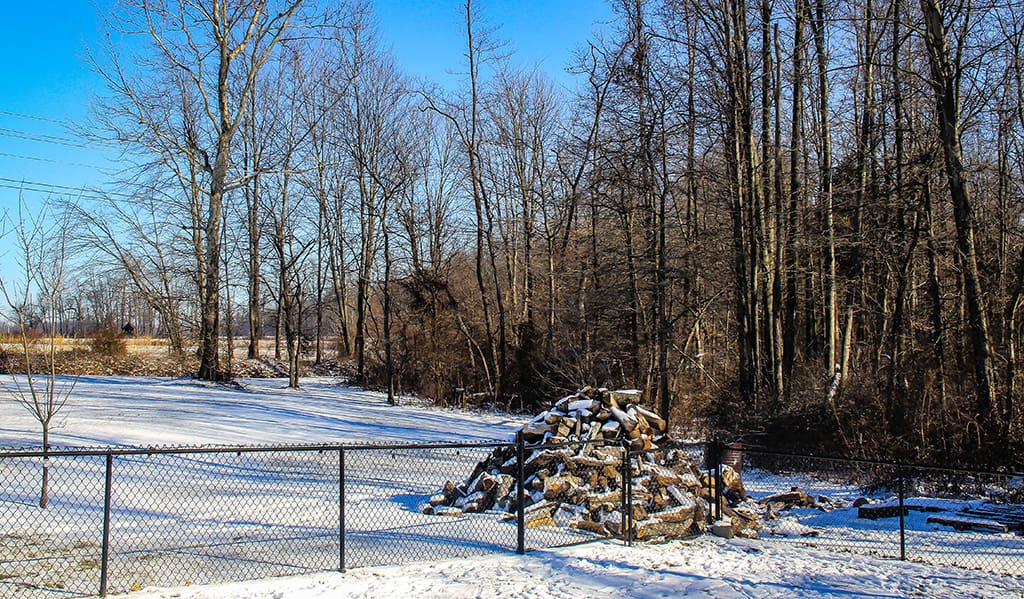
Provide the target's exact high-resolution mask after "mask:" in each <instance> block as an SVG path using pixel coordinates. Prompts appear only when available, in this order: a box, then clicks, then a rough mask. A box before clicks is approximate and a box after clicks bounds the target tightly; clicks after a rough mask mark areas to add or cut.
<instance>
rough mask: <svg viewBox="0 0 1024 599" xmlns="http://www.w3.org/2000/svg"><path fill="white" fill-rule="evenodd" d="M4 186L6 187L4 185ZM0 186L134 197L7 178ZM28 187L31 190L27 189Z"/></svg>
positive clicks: (119, 193) (126, 194) (52, 191)
mask: <svg viewBox="0 0 1024 599" xmlns="http://www.w3.org/2000/svg"><path fill="white" fill-rule="evenodd" d="M4 184H6V185H4ZM0 185H3V186H4V187H8V188H13V189H22V188H25V189H26V191H42V192H45V193H76V194H85V195H91V196H93V197H98V198H102V197H104V194H106V195H112V196H120V197H124V198H134V197H135V196H134V195H132V194H130V193H121V192H118V191H102V192H100V191H97V190H93V189H89V188H86V187H71V186H69V185H59V184H57V183H42V182H39V181H28V180H19V179H10V178H7V177H0ZM29 187H31V188H33V189H29ZM39 188H50V189H39Z"/></svg>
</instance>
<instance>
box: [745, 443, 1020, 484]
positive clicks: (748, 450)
mask: <svg viewBox="0 0 1024 599" xmlns="http://www.w3.org/2000/svg"><path fill="white" fill-rule="evenodd" d="M730 450H731V451H738V452H741V453H744V454H752V455H764V456H773V457H780V458H791V459H803V460H821V461H827V462H840V463H845V464H857V465H862V466H888V467H890V468H898V469H903V470H928V471H932V472H950V473H959V474H981V475H984V476H1000V477H1015V476H1024V472H1018V471H1016V470H1007V471H1003V472H999V471H997V470H986V469H981V468H970V467H953V466H940V465H937V464H917V463H914V462H901V461H898V460H872V459H868V458H850V457H844V456H834V455H828V454H822V455H815V454H805V453H792V452H786V451H772V450H769V449H762V448H760V447H732V448H730Z"/></svg>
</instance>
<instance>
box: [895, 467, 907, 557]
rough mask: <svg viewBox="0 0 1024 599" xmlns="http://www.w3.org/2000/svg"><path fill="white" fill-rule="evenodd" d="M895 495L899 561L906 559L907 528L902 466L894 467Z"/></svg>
mask: <svg viewBox="0 0 1024 599" xmlns="http://www.w3.org/2000/svg"><path fill="white" fill-rule="evenodd" d="M896 479H897V485H898V486H897V493H898V494H899V498H900V559H901V560H906V559H907V526H906V521H905V519H904V515H905V511H904V505H903V496H904V494H905V493H904V490H903V466H901V465H899V464H897V465H896Z"/></svg>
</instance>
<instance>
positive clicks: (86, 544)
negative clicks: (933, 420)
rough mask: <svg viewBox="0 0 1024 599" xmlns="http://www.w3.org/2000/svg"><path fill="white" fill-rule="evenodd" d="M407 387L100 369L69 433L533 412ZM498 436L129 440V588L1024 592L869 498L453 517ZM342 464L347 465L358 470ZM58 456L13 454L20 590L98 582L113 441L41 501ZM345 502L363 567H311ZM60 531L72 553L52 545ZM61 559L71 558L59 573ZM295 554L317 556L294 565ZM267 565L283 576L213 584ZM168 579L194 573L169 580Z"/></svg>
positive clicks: (117, 578) (14, 440)
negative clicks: (459, 496)
mask: <svg viewBox="0 0 1024 599" xmlns="http://www.w3.org/2000/svg"><path fill="white" fill-rule="evenodd" d="M403 403H404V404H406V405H400V406H397V407H396V406H389V405H387V403H386V401H385V400H384V397H383V396H382V395H381V394H379V393H373V392H366V391H361V390H357V389H352V388H348V387H344V386H341V385H339V384H338V383H337V382H335V381H333V380H331V379H306V380H304V381H303V389H301V390H289V389H286V388H285V384H284V382H283V381H279V380H262V379H250V380H243V381H241V385H240V386H239V387H237V388H236V387H224V386H210V385H203V384H200V383H197V382H194V381H191V380H187V379H160V378H141V377H140V378H132V377H105V378H104V377H83V378H81V379H79V381H78V382H77V385H76V387H75V390H74V393H73V395H72V398H71V400H70V401H69V403H68V404H67V406H66V408H65V410H64V411H63V412H62V414H61V417H60V418H59V422H58V426H57V428H56V429H55V431H54V436H53V438H52V442H53V443H54V444H55V445H58V446H69V447H81V446H94V445H130V446H135V447H153V446H168V445H206V444H219V445H249V444H259V445H277V444H303V443H312V444H320V443H408V442H427V443H431V442H438V441H445V442H447V441H452V440H456V439H457V440H464V441H470V442H473V441H483V440H493V439H497V440H505V439H508V438H509V435H510V434H511V433H512V432H513V431H514V430H515V429H516V428H517V427H518V426H520V425H521V424H522V422H523V420H522V419H520V418H517V417H512V416H500V415H489V414H464V413H461V412H454V411H444V410H436V409H430V408H426V407H420V406H416V405H411V404H414V403H415V402H412V401H405V402H403ZM0 414H3V419H2V420H0V446H7V447H25V446H32V445H37V444H38V440H37V439H38V433H37V432H36V431H37V428H38V425H37V424H36V423H35V422H34V421H33V420H32V418H31V417H30V416H29V415H28V414H27V412H25V411H24V410H23V409H22V408H21V407H20V406H17V405H16V404H15V403H14V401H13V400H12V399H11V398H10V397H7V396H5V395H3V394H0ZM488 451H489V449H488V448H473V447H463V448H444V447H442V448H424V449H416V450H407V449H401V448H395V449H393V450H388V451H376V450H375V451H371V450H350V451H347V452H346V454H345V458H344V460H345V461H344V464H342V463H341V456H340V455H339V454H337V453H332V452H318V451H310V452H307V453H305V454H293V453H280V452H269V453H256V454H254V453H243V454H238V455H236V454H235V453H234V452H232V453H227V454H184V455H152V456H150V455H146V454H141V455H136V456H120V457H118V458H117V460H116V461H115V463H114V468H115V472H116V474H115V477H114V483H115V486H114V504H113V506H112V509H113V518H112V549H111V550H112V559H111V572H110V575H111V580H112V586H111V590H112V591H113V592H124V591H127V590H128V589H130V588H133V587H139V588H142V589H143V590H142V591H141V592H138V593H135V594H132V595H130V596H131V597H132V598H133V599H136V598H137V599H156V598H161V599H169V598H172V597H175V598H176V597H180V598H182V599H236V598H237V599H241V598H243V597H245V598H248V597H254V598H257V597H258V598H264V597H265V598H268V599H269V598H271V597H273V598H280V599H308V598H312V597H391V596H395V595H396V594H404V595H406V596H409V597H434V596H436V597H442V596H443V597H600V596H613V595H621V596H630V597H680V596H691V597H791V596H809V597H869V596H870V597H877V596H884V597H903V596H926V597H972V596H975V597H1024V579H1022V578H1021V576H1020V572H1018V573H1017V575H1006V574H1005V573H986V572H985V571H984V570H983V569H961V568H955V567H951V566H949V565H925V564H919V563H908V562H900V561H896V560H883V559H879V558H877V557H871V556H869V555H864V552H868V551H874V552H876V555H877V554H880V555H890V556H891V555H893V554H894V551H895V553H896V554H898V540H897V541H896V545H895V549H894V544H893V543H894V538H893V537H894V534H895V535H897V536H898V533H894V531H893V524H892V522H883V521H870V520H859V519H856V518H855V513H856V509H855V508H852V507H848V508H843V509H841V510H834V511H832V512H819V511H817V510H799V511H795V512H793V513H791V514H787V515H786V518H787V519H788V520H787V521H788V522H789V524H787V525H786V526H787V527H789V528H791V529H792V530H791V532H800V531H802V530H805V529H806V527H808V526H810V527H813V529H814V530H815V531H816V532H817V533H818V534H817V536H814V537H807V538H804V537H796V538H795V540H794V539H792V538H791V539H790V540H788V541H784V542H776V541H773V540H771V539H765V540H755V541H746V540H740V539H732V540H728V541H726V540H723V539H718V538H713V537H704V538H700V539H697V540H695V541H691V542H673V543H668V544H663V545H637V546H634V547H624V546H622V545H621V543H618V542H613V541H601V542H594V543H587V544H584V545H580V546H576V547H572V548H563V549H544V548H545V547H551V546H553V545H556V544H561V543H566V542H572V541H581V540H585V539H584V538H582V537H579V536H574V535H571V534H567V533H565V531H562V530H540V529H531V530H528V531H527V539H526V542H527V546H528V547H529V548H531V549H534V548H535V549H536V550H534V551H531V552H529V553H528V554H527V555H525V556H517V555H515V554H514V553H513V550H514V547H515V526H514V524H512V523H510V522H507V521H502V520H501V519H500V514H496V513H487V514H472V515H466V516H463V517H461V518H445V517H437V516H425V515H423V514H420V513H419V511H418V509H417V508H418V504H419V502H421V501H422V499H423V498H424V497H425V496H429V495H430V494H431V493H433V492H436V490H437V489H438V487H439V486H440V485H441V484H442V483H443V481H444V480H446V479H453V480H460V479H461V478H463V477H465V476H466V475H468V473H469V472H470V470H471V469H472V466H473V465H474V464H475V463H476V461H478V460H479V459H481V458H482V457H483V455H485V454H486V453H487V452H488ZM342 466H344V468H345V472H346V477H345V480H346V483H345V488H344V489H342V490H339V489H338V471H339V468H340V467H342ZM38 468H39V464H38V461H34V460H21V461H10V462H5V461H3V460H0V597H21V596H23V595H22V594H21V593H22V591H23V589H22V588H21V587H12V586H10V584H9V581H11V580H19V579H21V580H23V579H25V577H29V578H30V579H31V580H34V581H36V582H37V583H39V584H49V585H55V584H57V583H59V584H62V585H63V586H64V588H65V589H67V590H77V591H78V592H94V591H92V589H94V588H95V581H96V580H98V578H97V576H98V569H97V558H98V554H99V549H98V545H97V543H96V542H95V535H94V533H95V531H96V530H97V528H98V527H99V526H100V524H101V521H102V518H101V516H102V510H101V508H102V495H103V488H102V472H103V458H102V457H99V458H75V459H64V460H62V459H59V458H55V459H54V461H53V466H52V469H53V485H54V487H53V493H52V497H51V507H50V508H48V509H47V510H45V511H43V510H39V509H38V508H35V507H33V502H34V499H35V498H34V497H33V496H32V494H33V492H34V481H35V479H36V478H37V472H38ZM748 480H749V481H750V483H751V484H750V485H749V488H748V490H749V491H751V492H752V493H753V494H754V495H755V496H762V495H764V494H768V493H770V492H773V491H778V490H786V489H788V487H786V486H785V485H787V484H788V483H789V481H788V480H785V481H784V480H773V479H772V478H771V477H770V476H767V475H763V476H762V475H756V476H755V475H754V473H751V477H750V478H749V479H748ZM808 482H809V481H801V483H800V484H803V485H805V486H807V483H808ZM808 491H811V492H814V493H818V492H824V493H828V494H830V495H832V496H834V497H836V498H838V499H843V498H844V496H843V495H844V493H849V494H851V495H850V497H851V498H852V494H853V493H855V490H853V489H850V488H848V487H842V486H833V487H822V488H817V489H811V488H809V487H808ZM340 494H343V495H344V497H345V501H344V505H345V512H344V513H343V514H342V513H340V512H339V509H338V503H339V502H338V497H339V495H340ZM240 506H241V507H240ZM342 516H343V517H344V518H345V521H346V524H345V529H346V531H348V532H347V538H346V541H345V563H346V566H347V567H348V568H349V570H348V571H347V572H346V573H344V574H340V573H329V572H324V573H316V574H309V573H308V572H310V571H317V570H332V569H336V568H337V564H338V563H339V552H340V550H341V546H340V543H339V541H338V535H337V529H338V521H339V517H342ZM909 520H910V528H911V530H912V531H913V532H912V539H911V540H912V545H911V546H912V547H915V548H917V549H916V550H920V551H921V552H922V553H921V554H920V555H915V554H913V553H911V554H910V556H911V557H912V558H913V559H926V560H928V561H930V562H933V563H939V564H951V563H968V564H969V565H974V566H976V567H977V566H980V567H981V568H984V563H985V562H982V563H980V564H979V563H973V564H972V563H971V562H970V561H969V559H965V556H966V558H970V557H971V556H974V557H977V556H989V557H990V558H1002V557H1009V558H1011V559H1013V560H1017V562H1020V563H1022V564H1024V543H1022V542H1021V537H1018V536H1016V535H1013V534H990V533H970V532H951V531H949V530H948V529H940V528H941V527H937V526H935V525H930V524H927V523H926V522H925V517H924V515H923V514H918V513H912V515H911V517H910V519H909ZM801 527H804V528H801ZM780 532H786V530H781V531H780ZM951 542H952V543H958V544H960V546H959V547H954V546H953V545H951V544H950V543H951ZM837 547H842V548H846V549H850V550H853V552H845V551H836V550H835V549H836V548H837ZM54 550H56V552H57V558H53V559H40V557H39V556H40V555H43V554H47V553H46V552H47V551H49V552H51V553H52V552H53V551H54ZM47 555H49V554H47ZM410 560H411V561H412V563H409V564H405V565H387V564H397V563H401V562H407V561H410ZM1017 562H1014V563H1017ZM1004 570H1005V569H1004ZM58 571H60V572H63V574H61V575H62V576H65V577H69V578H66V579H63V580H57V579H56V577H57V576H58V575H57V572H58ZM1009 571H1011V572H1015V571H1016V569H1015V568H1011V569H1010V570H1009ZM303 572H306V573H305V574H302V573H303ZM294 574H300V575H299V576H292V577H288V575H294ZM266 576H272V577H273V578H265V579H264V580H258V581H256V582H247V583H231V584H223V585H206V586H204V585H203V584H202V583H206V582H211V581H217V580H242V579H246V578H258V577H266ZM167 584H181V585H188V586H181V587H175V588H165V589H156V588H153V585H167ZM40 596H49V595H40Z"/></svg>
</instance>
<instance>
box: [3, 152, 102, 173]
mask: <svg viewBox="0 0 1024 599" xmlns="http://www.w3.org/2000/svg"><path fill="white" fill-rule="evenodd" d="M0 156H6V157H7V158H17V159H19V160H36V161H39V162H51V163H53V164H65V165H67V166H81V167H84V168H94V169H96V170H103V169H104V167H102V166H97V165H95V164H85V163H84V162H68V161H66V160H56V159H53V158H42V157H40V156H26V155H24V154H10V153H8V152H0Z"/></svg>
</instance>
